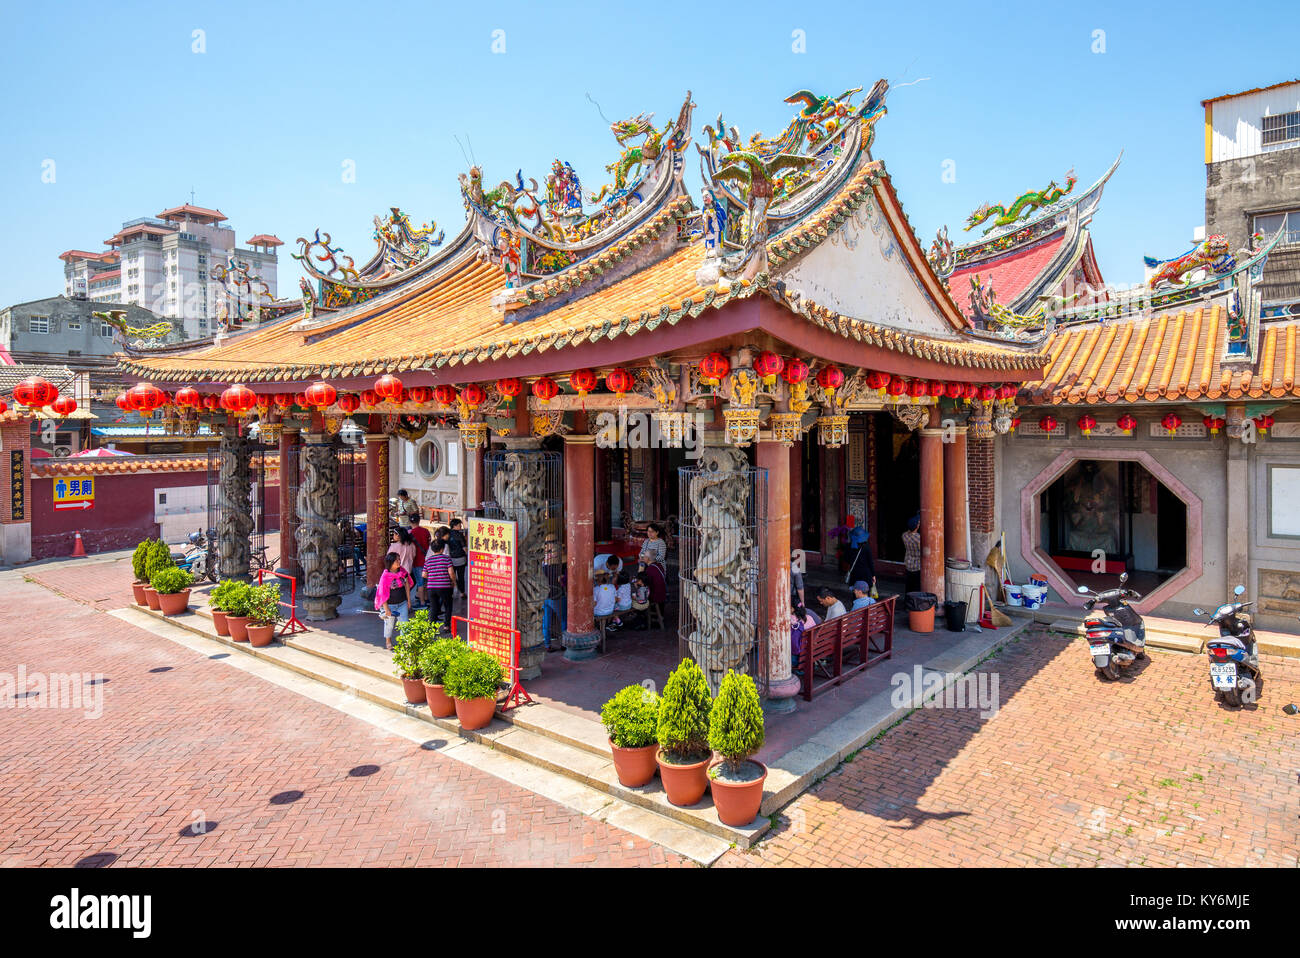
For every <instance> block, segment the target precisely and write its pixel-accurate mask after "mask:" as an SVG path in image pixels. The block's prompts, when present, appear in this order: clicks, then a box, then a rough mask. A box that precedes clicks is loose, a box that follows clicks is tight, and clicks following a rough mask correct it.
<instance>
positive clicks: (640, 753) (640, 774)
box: [609, 739, 659, 788]
mask: <svg viewBox="0 0 1300 958" xmlns="http://www.w3.org/2000/svg"><path fill="white" fill-rule="evenodd" d="M609 750H610V751H611V752H613V753H614V772H615V773H616V774H617V775H618V782H619V784H620V785H626V786H627V787H628V788H640V787H641V786H642V785H649V784H650V783H651V782H652V781H653V780H654V777H655V768H656V767H657V766H656V764H655V753H656V752H658V751H659V746H658V745H653V744H652V745H643V746H641V747H640V748H620V747H619V746H617V745H615V744H614V742H613V740H612V739H611V740H610V743H609Z"/></svg>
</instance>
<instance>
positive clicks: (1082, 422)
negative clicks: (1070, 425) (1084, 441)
mask: <svg viewBox="0 0 1300 958" xmlns="http://www.w3.org/2000/svg"><path fill="white" fill-rule="evenodd" d="M1096 425H1097V420H1096V418H1095V417H1093V416H1090V415H1088V414H1087V413H1084V414H1083V415H1082V416H1080V417H1079V432H1081V433H1083V434H1084V435H1085V436H1091V435H1092V430H1093V429H1094V428H1096Z"/></svg>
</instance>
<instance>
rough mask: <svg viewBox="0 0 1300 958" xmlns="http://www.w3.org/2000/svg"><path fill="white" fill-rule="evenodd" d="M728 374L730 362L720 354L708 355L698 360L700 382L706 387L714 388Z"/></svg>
mask: <svg viewBox="0 0 1300 958" xmlns="http://www.w3.org/2000/svg"><path fill="white" fill-rule="evenodd" d="M729 372H731V360H729V359H728V358H727V357H726V356H724V355H722V353H709V355H707V356H705V357H704V358H703V359H701V360H700V382H701V383H703V384H704V385H706V386H716V385H717V384H718V383H720V382H722V377H723V376H725V375H727V373H729Z"/></svg>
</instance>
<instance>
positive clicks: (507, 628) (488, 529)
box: [466, 518, 519, 669]
mask: <svg viewBox="0 0 1300 958" xmlns="http://www.w3.org/2000/svg"><path fill="white" fill-rule="evenodd" d="M517 532H518V527H517V525H516V524H515V523H514V522H513V521H510V520H507V519H473V518H471V519H470V520H469V529H468V533H469V542H468V549H467V551H468V552H469V569H468V573H467V575H468V580H469V581H468V593H469V595H468V605H469V608H468V614H467V618H468V619H469V622H468V634H467V636H466V639H467V640H468V642H469V645H470V647H471V648H475V649H481V650H482V651H484V652H488V653H490V654H491V655H493V656H495V657H496V659H497V660H498V661H499V662H500V663H501V664H502V666H504V667H505V668H506V669H514V668H517V667H518V662H517V661H516V660H515V654H516V651H517V648H516V633H515V621H516V619H517V615H516V603H517V602H518V599H517V596H518V592H517V589H516V586H517V584H518V577H519V569H518V567H517V566H516V564H515V560H516V556H515V546H516V544H517V542H516V540H517Z"/></svg>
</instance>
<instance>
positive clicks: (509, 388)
mask: <svg viewBox="0 0 1300 958" xmlns="http://www.w3.org/2000/svg"><path fill="white" fill-rule="evenodd" d="M523 391H524V381H523V380H522V379H520V378H518V377H517V376H508V377H507V378H505V379H498V380H497V392H499V393H500V394H501V395H502V396H505V397H506V399H509V400H510V401H511V402H514V399H515V397H516V396H518V395H519V394H520V393H522V392H523Z"/></svg>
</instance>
